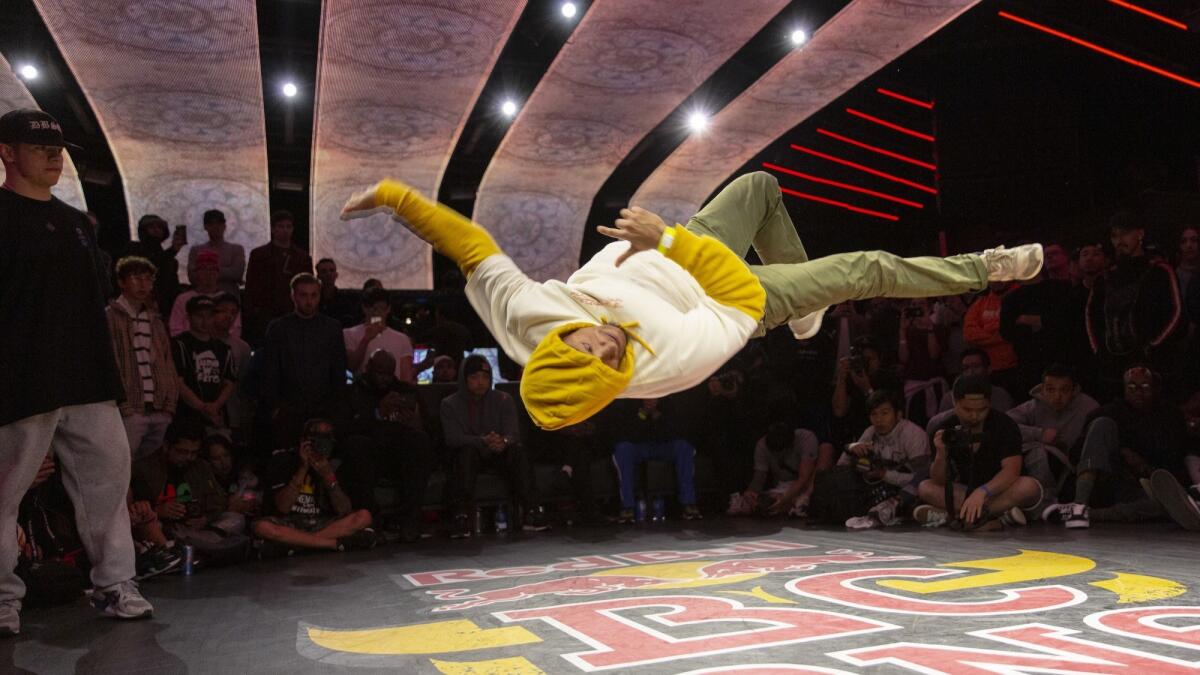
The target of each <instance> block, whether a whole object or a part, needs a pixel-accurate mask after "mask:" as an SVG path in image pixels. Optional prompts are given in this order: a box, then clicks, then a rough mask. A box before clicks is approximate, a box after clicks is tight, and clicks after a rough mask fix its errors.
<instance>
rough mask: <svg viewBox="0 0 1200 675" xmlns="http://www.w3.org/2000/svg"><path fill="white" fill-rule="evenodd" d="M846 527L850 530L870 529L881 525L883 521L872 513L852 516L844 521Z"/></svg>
mask: <svg viewBox="0 0 1200 675" xmlns="http://www.w3.org/2000/svg"><path fill="white" fill-rule="evenodd" d="M846 527H847V528H848V529H851V530H871V529H874V528H876V527H883V523H881V522H879V519H878V518H876V517H875V515H874V514H867V515H865V516H854V517H853V518H851V519H849V520H847V521H846Z"/></svg>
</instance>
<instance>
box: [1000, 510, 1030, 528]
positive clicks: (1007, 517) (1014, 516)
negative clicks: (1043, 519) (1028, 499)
mask: <svg viewBox="0 0 1200 675" xmlns="http://www.w3.org/2000/svg"><path fill="white" fill-rule="evenodd" d="M1000 522H1001V523H1003V524H1004V526H1005V527H1018V526H1021V525H1024V524H1025V523H1027V522H1029V521H1028V520H1026V518H1025V512H1024V511H1022V510H1021V509H1020V507H1017V506H1014V507H1012V508H1011V509H1009V510H1007V511H1005V512H1004V513H1001V514H1000Z"/></svg>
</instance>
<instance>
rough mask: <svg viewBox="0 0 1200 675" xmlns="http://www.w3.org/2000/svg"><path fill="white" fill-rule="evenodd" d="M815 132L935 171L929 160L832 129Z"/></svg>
mask: <svg viewBox="0 0 1200 675" xmlns="http://www.w3.org/2000/svg"><path fill="white" fill-rule="evenodd" d="M817 133H818V134H824V135H826V136H828V137H830V138H834V139H837V140H839V141H841V142H843V143H849V144H850V145H857V146H858V147H860V148H865V149H867V150H870V151H871V152H877V153H879V154H881V155H885V156H887V157H891V158H893V159H898V160H900V161H901V162H908V163H909V164H915V165H916V166H919V167H922V168H925V169H929V170H930V171H937V167H936V166H934V165H933V164H930V163H929V162H922V161H921V160H919V159H913V158H912V157H906V156H904V155H901V154H899V153H896V152H892V151H891V150H884V149H883V148H877V147H875V146H874V145H867V144H866V143H863V142H862V141H856V140H854V139H853V138H846V137H845V136H842V135H841V134H835V133H833V132H832V131H826V130H825V129H817Z"/></svg>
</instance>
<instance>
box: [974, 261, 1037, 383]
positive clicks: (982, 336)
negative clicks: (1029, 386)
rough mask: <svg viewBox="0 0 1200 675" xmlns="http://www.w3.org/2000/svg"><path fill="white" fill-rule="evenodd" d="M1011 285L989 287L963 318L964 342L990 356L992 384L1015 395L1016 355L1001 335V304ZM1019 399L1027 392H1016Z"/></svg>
mask: <svg viewBox="0 0 1200 675" xmlns="http://www.w3.org/2000/svg"><path fill="white" fill-rule="evenodd" d="M1008 286H1009V284H1008V282H1004V281H997V282H992V283H990V284H988V287H987V292H986V293H984V294H983V295H980V296H979V297H978V298H976V300H975V302H974V304H972V305H971V307H970V309H968V310H967V313H966V315H965V316H964V317H963V339H964V340H966V342H967V344H969V345H971V346H972V347H979V348H980V349H982V350H984V351H986V352H987V355H988V359H989V360H990V361H991V363H992V382H994V383H996V384H997V385H1000V386H1002V387H1004V389H1006V390H1008V391H1010V392H1012V391H1014V389H1013V384H1014V381H1015V379H1016V378H1015V375H1016V367H1017V352H1016V350H1015V349H1013V346H1012V343H1011V342H1009V341H1008V340H1005V339H1004V336H1003V335H1001V334H1000V304H1001V300H1003V299H1004V294H1005V293H1006V292H1007V291H1008ZM1016 394H1017V395H1018V396H1022V397H1023V396H1024V392H1021V391H1017V392H1016Z"/></svg>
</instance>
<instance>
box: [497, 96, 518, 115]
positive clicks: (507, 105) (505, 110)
mask: <svg viewBox="0 0 1200 675" xmlns="http://www.w3.org/2000/svg"><path fill="white" fill-rule="evenodd" d="M500 113H501V114H502V115H504V116H505V117H512V116H513V115H516V114H517V104H516V102H515V101H513V100H512V99H509V100H507V101H505V102H504V103H501V104H500Z"/></svg>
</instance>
